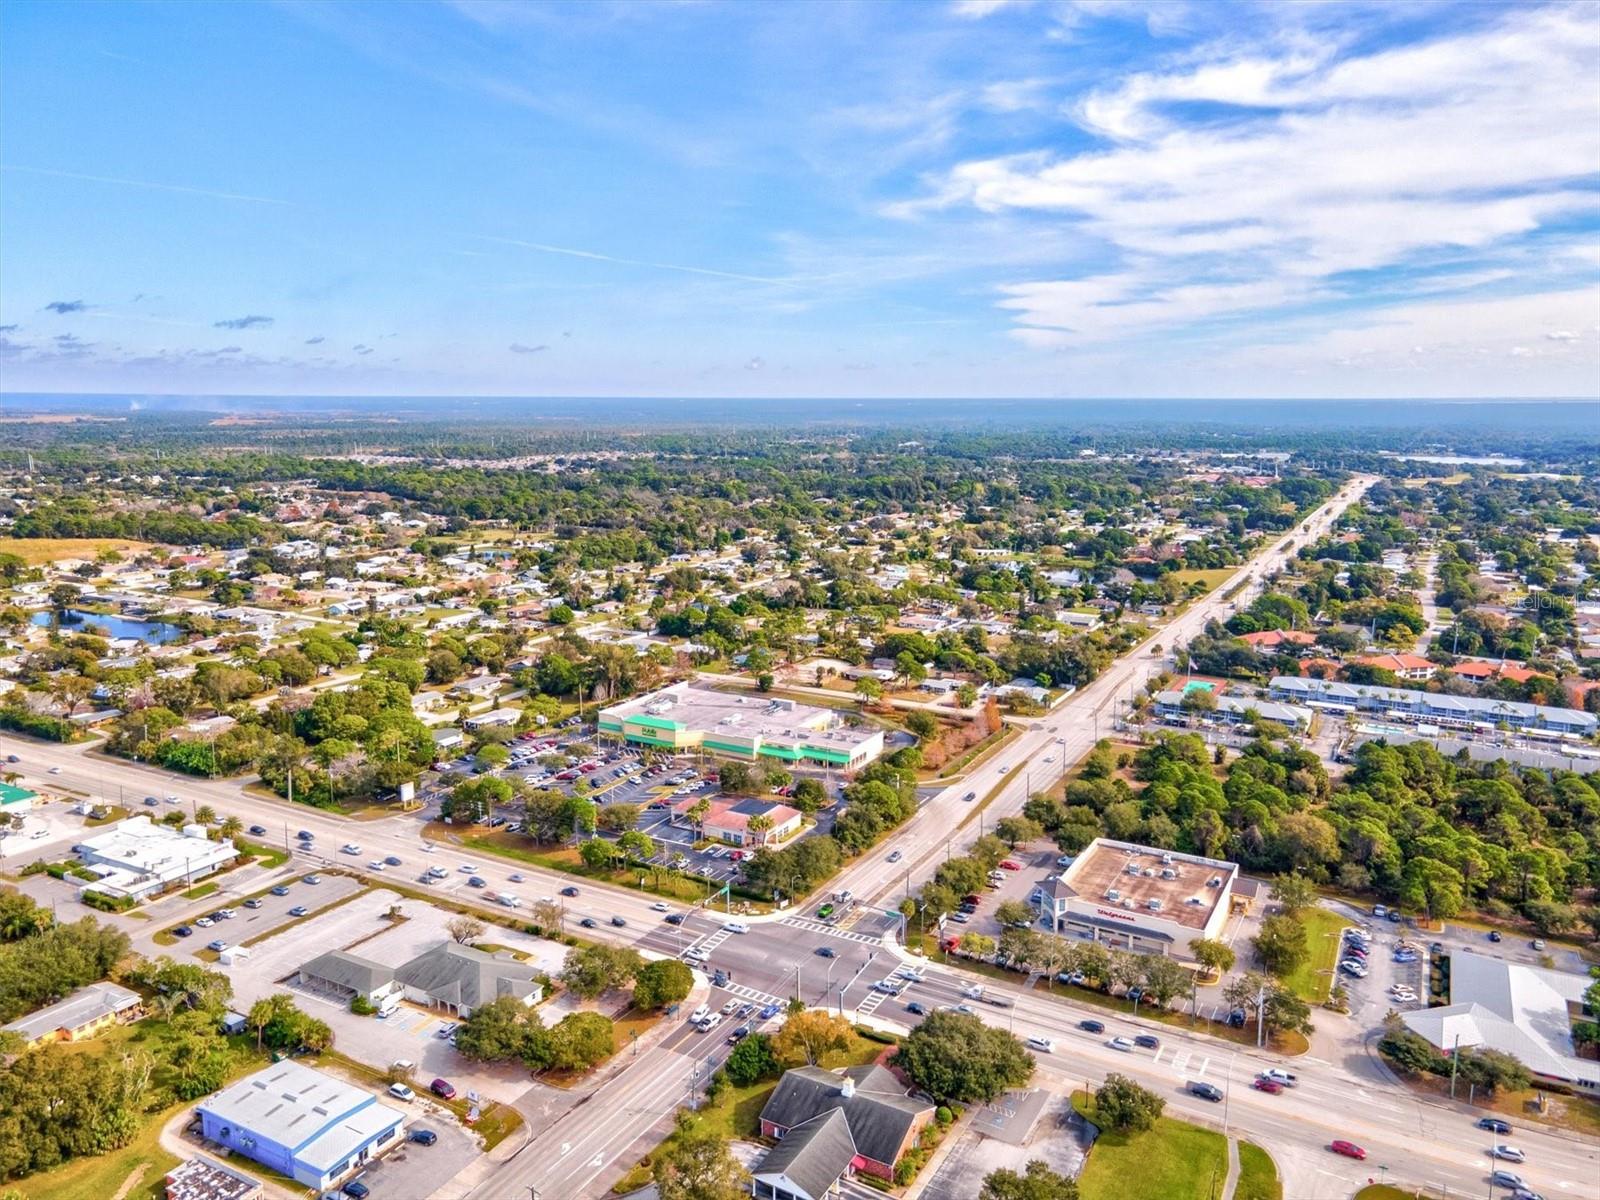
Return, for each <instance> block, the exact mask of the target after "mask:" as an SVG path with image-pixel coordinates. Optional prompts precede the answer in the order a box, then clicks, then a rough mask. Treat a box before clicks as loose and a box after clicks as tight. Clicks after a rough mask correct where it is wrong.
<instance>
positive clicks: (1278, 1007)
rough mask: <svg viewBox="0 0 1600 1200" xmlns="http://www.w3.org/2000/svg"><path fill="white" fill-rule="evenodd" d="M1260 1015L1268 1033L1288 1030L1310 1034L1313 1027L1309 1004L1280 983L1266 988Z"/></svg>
mask: <svg viewBox="0 0 1600 1200" xmlns="http://www.w3.org/2000/svg"><path fill="white" fill-rule="evenodd" d="M1261 1016H1262V1019H1263V1021H1265V1023H1266V1027H1267V1033H1268V1034H1274V1033H1284V1032H1289V1033H1303V1034H1305V1035H1307V1036H1310V1034H1311V1031H1312V1028H1313V1026H1312V1024H1311V1006H1310V1005H1309V1004H1307V1003H1306V1002H1305V1001H1304V1000H1302V999H1300V997H1299V996H1296V995H1295V994H1294V993H1293V992H1291V991H1290V990H1289V989H1288V988H1286V987H1283V986H1281V985H1274V986H1273V987H1271V988H1269V989H1268V991H1267V997H1266V1003H1265V1004H1263V1005H1262V1008H1261Z"/></svg>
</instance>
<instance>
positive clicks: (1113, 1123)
mask: <svg viewBox="0 0 1600 1200" xmlns="http://www.w3.org/2000/svg"><path fill="white" fill-rule="evenodd" d="M1166 1106H1167V1102H1166V1100H1165V1099H1163V1098H1162V1097H1160V1096H1158V1095H1156V1094H1155V1093H1154V1092H1152V1091H1150V1090H1149V1089H1148V1088H1143V1087H1140V1086H1139V1085H1138V1084H1137V1083H1135V1082H1134V1081H1133V1080H1131V1079H1129V1078H1128V1077H1127V1076H1126V1075H1119V1074H1117V1073H1115V1072H1112V1073H1111V1074H1110V1075H1107V1076H1106V1081H1105V1083H1103V1084H1101V1085H1100V1086H1099V1087H1098V1088H1096V1089H1095V1093H1094V1120H1095V1124H1097V1125H1099V1126H1101V1127H1102V1128H1105V1129H1114V1130H1116V1131H1117V1132H1118V1133H1142V1132H1143V1131H1145V1130H1146V1129H1149V1128H1150V1127H1151V1126H1153V1125H1154V1124H1155V1123H1156V1121H1157V1119H1158V1118H1159V1117H1160V1116H1161V1110H1162V1109H1164V1108H1166Z"/></svg>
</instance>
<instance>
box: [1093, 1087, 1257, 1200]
mask: <svg viewBox="0 0 1600 1200" xmlns="http://www.w3.org/2000/svg"><path fill="white" fill-rule="evenodd" d="M1072 1103H1073V1105H1074V1106H1075V1107H1076V1108H1077V1109H1078V1111H1079V1112H1080V1113H1082V1114H1083V1115H1084V1116H1085V1117H1087V1118H1088V1119H1089V1120H1091V1121H1093V1120H1094V1098H1093V1097H1092V1096H1088V1095H1086V1094H1085V1093H1083V1092H1077V1093H1074V1095H1073V1097H1072ZM1227 1177H1228V1143H1227V1139H1226V1138H1224V1137H1223V1136H1222V1135H1221V1134H1220V1133H1213V1132H1211V1131H1210V1130H1209V1129H1201V1128H1200V1127H1199V1126H1198V1125H1190V1124H1189V1123H1188V1122H1187V1121H1179V1120H1176V1119H1175V1118H1172V1117H1162V1118H1161V1119H1160V1120H1158V1121H1157V1122H1156V1124H1155V1128H1153V1129H1151V1130H1149V1131H1148V1132H1145V1133H1133V1134H1125V1133H1105V1132H1102V1133H1101V1134H1100V1136H1099V1138H1097V1139H1096V1140H1095V1144H1094V1149H1093V1150H1091V1151H1090V1152H1089V1159H1088V1161H1087V1162H1086V1163H1084V1167H1083V1174H1081V1175H1079V1176H1078V1193H1079V1195H1080V1196H1081V1197H1082V1200H1129V1197H1133V1196H1160V1197H1161V1198H1162V1200H1211V1197H1212V1196H1213V1195H1215V1194H1216V1191H1217V1190H1218V1189H1220V1188H1221V1187H1222V1183H1223V1180H1225V1179H1226V1178H1227Z"/></svg>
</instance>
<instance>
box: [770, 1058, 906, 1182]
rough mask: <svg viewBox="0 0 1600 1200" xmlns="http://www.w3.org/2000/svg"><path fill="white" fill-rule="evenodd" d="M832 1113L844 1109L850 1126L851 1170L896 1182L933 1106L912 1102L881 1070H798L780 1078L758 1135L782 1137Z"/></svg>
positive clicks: (787, 1072) (865, 1068)
mask: <svg viewBox="0 0 1600 1200" xmlns="http://www.w3.org/2000/svg"><path fill="white" fill-rule="evenodd" d="M834 1109H839V1110H842V1111H843V1113H844V1115H845V1119H846V1121H847V1122H848V1123H849V1132H850V1138H851V1141H852V1142H853V1143H854V1144H855V1150H856V1156H855V1160H854V1167H855V1169H856V1170H857V1171H865V1172H866V1173H868V1174H869V1175H876V1176H878V1177H879V1178H881V1179H893V1178H894V1165H895V1163H897V1162H899V1161H900V1158H901V1156H902V1155H904V1154H905V1152H906V1151H907V1150H909V1149H911V1147H912V1146H913V1145H914V1144H915V1143H916V1140H917V1134H919V1133H920V1132H921V1131H922V1128H923V1126H925V1125H926V1124H927V1123H928V1122H929V1121H930V1120H931V1119H932V1118H933V1105H932V1104H929V1103H927V1102H926V1101H922V1100H916V1099H913V1098H912V1097H911V1096H910V1095H909V1094H908V1093H907V1092H906V1089H905V1088H904V1087H903V1086H902V1085H901V1083H900V1080H899V1079H898V1078H897V1077H896V1076H895V1074H894V1072H892V1071H889V1070H887V1069H886V1068H884V1067H879V1066H865V1067H851V1068H849V1069H848V1070H845V1071H827V1070H824V1069H823V1068H821V1067H799V1068H797V1069H795V1070H792V1071H785V1072H784V1073H783V1078H782V1079H780V1080H778V1086H777V1087H776V1088H774V1089H773V1092H772V1095H771V1097H770V1098H768V1100H767V1103H766V1107H764V1108H763V1109H762V1110H761V1133H762V1136H763V1137H769V1138H775V1139H783V1138H786V1137H788V1136H789V1133H790V1131H791V1130H795V1129H798V1128H799V1127H800V1126H802V1125H804V1124H805V1123H806V1122H808V1121H811V1120H813V1119H814V1118H816V1117H819V1116H822V1115H824V1114H826V1113H828V1112H831V1111H833V1110H834Z"/></svg>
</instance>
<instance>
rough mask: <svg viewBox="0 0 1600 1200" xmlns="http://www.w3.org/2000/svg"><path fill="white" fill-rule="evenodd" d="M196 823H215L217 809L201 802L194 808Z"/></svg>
mask: <svg viewBox="0 0 1600 1200" xmlns="http://www.w3.org/2000/svg"><path fill="white" fill-rule="evenodd" d="M194 820H195V824H196V825H215V824H216V823H217V810H216V809H214V808H212V807H211V805H209V804H202V805H201V806H200V807H199V808H197V809H195V810H194Z"/></svg>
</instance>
